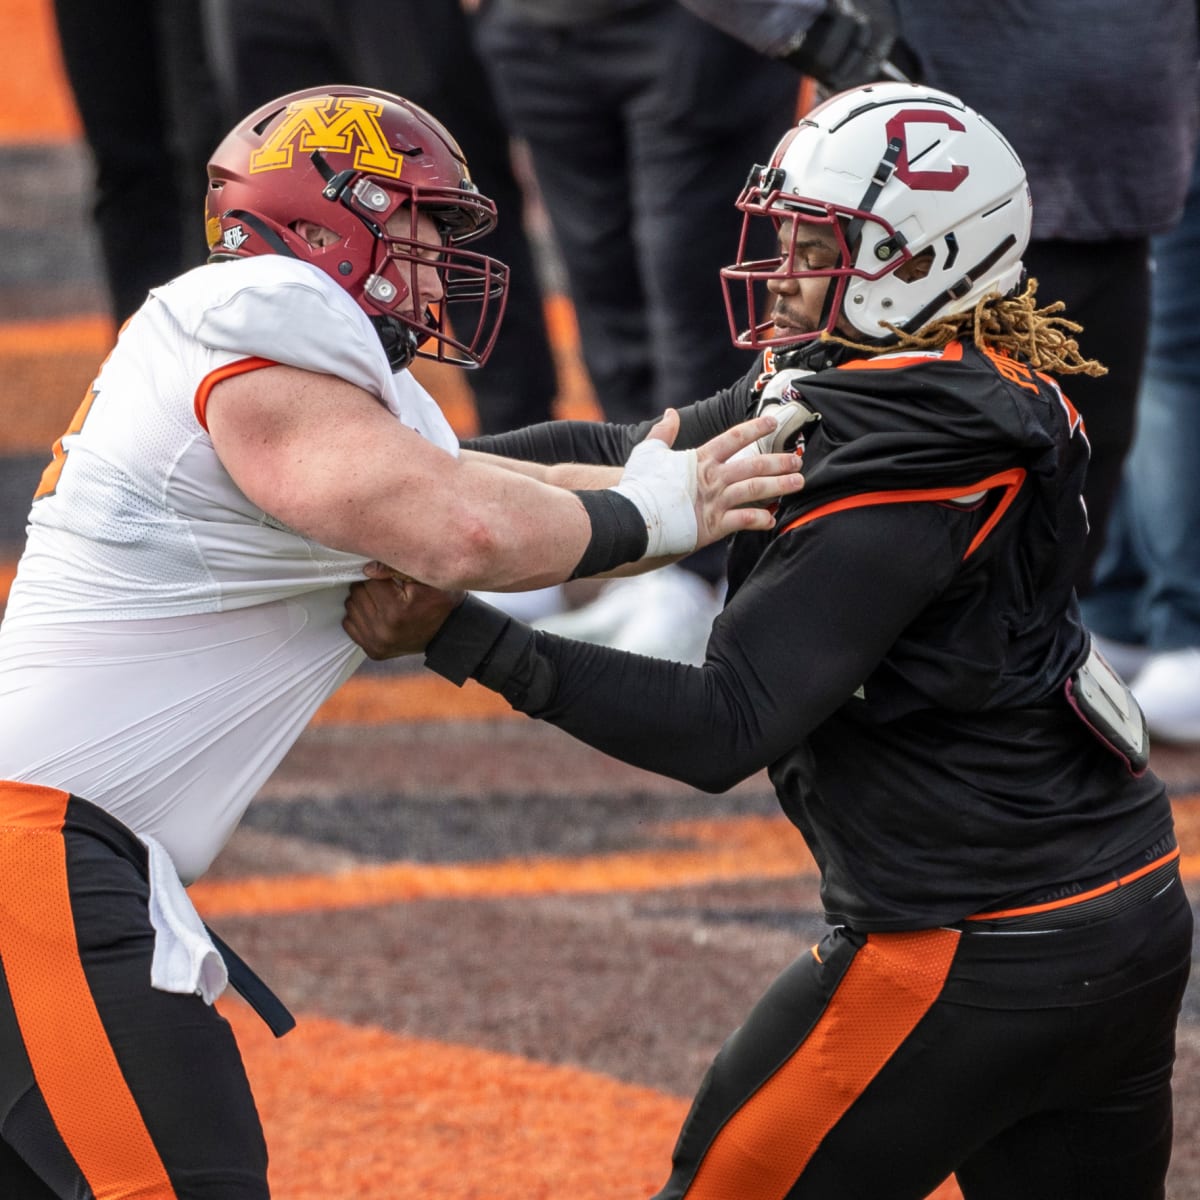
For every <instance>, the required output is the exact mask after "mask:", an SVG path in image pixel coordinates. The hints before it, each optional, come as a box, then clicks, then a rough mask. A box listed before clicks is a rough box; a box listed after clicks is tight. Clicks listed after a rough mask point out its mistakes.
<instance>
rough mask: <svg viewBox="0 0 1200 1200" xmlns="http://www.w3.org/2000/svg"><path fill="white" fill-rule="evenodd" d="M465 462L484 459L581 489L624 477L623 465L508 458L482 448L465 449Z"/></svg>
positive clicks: (502, 466) (573, 488)
mask: <svg viewBox="0 0 1200 1200" xmlns="http://www.w3.org/2000/svg"><path fill="white" fill-rule="evenodd" d="M462 458H463V461H464V462H481V463H486V464H488V465H490V466H494V467H501V468H503V469H504V470H506V471H514V472H516V473H517V474H518V475H525V476H526V477H528V478H530V479H537V480H539V481H540V482H542V483H548V484H552V485H553V486H554V487H561V488H568V489H571V490H582V489H586V488H606V487H612V486H613V484H615V483H616V482H617V481H618V480H619V479H620V478H621V468H620V467H607V466H599V465H593V464H591V463H580V462H564V463H554V464H549V465H548V464H545V463H541V462H527V461H523V460H521V459H515V458H505V457H502V456H501V455H497V454H487V453H484V452H482V451H479V450H463V451H462Z"/></svg>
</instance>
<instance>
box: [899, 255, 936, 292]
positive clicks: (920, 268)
mask: <svg viewBox="0 0 1200 1200" xmlns="http://www.w3.org/2000/svg"><path fill="white" fill-rule="evenodd" d="M932 270H933V247H932V246H926V247H925V249H924V250H922V251H921V253H920V254H914V255H913V256H912V258H910V259H909V260H908V262H905V263H901V264H900V265H899V266H898V267H897V268H896V270H895V272H894V274H895V276H896V278H897V279H899V280H902V281H903V282H904V283H915V282H916V281H917V280H918V279H924V278H925V277H926V276H927V275H928V274H929V272H930V271H932Z"/></svg>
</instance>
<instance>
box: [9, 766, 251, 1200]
mask: <svg viewBox="0 0 1200 1200" xmlns="http://www.w3.org/2000/svg"><path fill="white" fill-rule="evenodd" d="M138 846H140V843H137V842H136V839H134V837H133V835H132V834H131V833H129V832H128V830H125V829H124V828H123V827H122V826H121V825H119V824H118V823H117V822H115V821H113V820H112V819H111V818H109V817H107V815H106V814H104V813H103V812H101V810H99V809H97V808H95V807H94V806H93V805H90V804H87V803H86V802H83V801H80V800H78V799H76V798H75V797H73V796H67V795H66V793H64V792H59V791H55V790H53V789H51V788H39V787H33V786H30V785H23V784H11V783H0V967H2V970H0V1197H3V1198H4V1200H94V1198H95V1197H104V1198H106V1200H121V1198H123V1197H130V1198H131V1200H132V1198H134V1197H136V1200H174V1198H178V1200H266V1197H267V1196H268V1189H267V1153H266V1145H265V1142H264V1139H263V1133H262V1127H261V1125H260V1123H259V1119H258V1114H257V1112H256V1109H255V1105H254V1101H253V1098H252V1097H251V1094H250V1087H249V1084H248V1082H247V1080H246V1075H245V1071H244V1069H243V1067H242V1062H241V1056H240V1054H239V1053H238V1049H237V1045H236V1043H235V1042H234V1038H233V1034H232V1031H231V1030H230V1028H229V1025H228V1024H227V1022H226V1021H225V1020H224V1018H222V1017H221V1016H220V1015H219V1014H218V1013H217V1012H216V1011H215V1010H214V1009H213V1008H211V1007H209V1006H208V1005H206V1004H205V1003H204V1001H203V1000H201V999H200V997H198V996H184V995H175V994H168V993H166V992H160V991H156V990H155V989H153V988H152V987H151V986H150V962H151V957H152V954H153V947H154V930H153V928H152V927H151V925H150V923H149V917H148V912H147V900H148V894H149V893H148V885H147V884H146V882H145V879H144V878H143V876H142V873H141V870H140V868H139V866H138V849H137V847H138Z"/></svg>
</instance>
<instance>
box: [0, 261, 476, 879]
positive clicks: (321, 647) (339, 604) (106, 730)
mask: <svg viewBox="0 0 1200 1200" xmlns="http://www.w3.org/2000/svg"><path fill="white" fill-rule="evenodd" d="M264 360H265V362H264ZM269 363H284V364H287V365H289V366H296V367H301V368H304V369H306V370H310V371H315V372H319V373H322V374H327V375H333V376H337V377H340V378H342V379H345V380H347V381H349V382H351V383H353V384H356V385H357V386H359V387H361V388H364V389H365V390H367V391H369V392H371V393H372V394H373V395H375V396H377V397H378V398H379V400H380V402H381V403H382V404H384V405H386V406H387V408H388V409H389V410H390V411H391V412H392V413H393V414H394V415H395V416H396V417H397V418H398V419H399V420H400V421H402V422H403V423H404V424H405V425H407V426H409V427H410V428H412V429H414V430H416V431H417V432H419V433H420V434H422V435H423V436H424V437H425V438H427V439H428V440H429V441H431V442H432V443H434V444H435V445H438V446H441V447H442V448H443V449H445V450H447V451H448V452H450V453H457V445H458V444H457V440H456V438H455V436H454V433H453V431H452V430H451V428H450V426H449V425H448V423H447V422H446V419H445V417H444V416H443V414H442V412H441V410H440V409H439V408H438V406H437V404H436V402H435V401H434V400H433V398H432V397H431V396H430V395H429V394H428V393H427V392H426V391H425V390H424V389H423V388H422V387H421V386H420V385H419V384H418V383H417V382H416V380H414V379H413V377H412V376H411V375H410V374H409V373H408V372H407V371H405V372H401V373H400V374H398V375H393V374H392V373H391V370H390V369H389V367H388V363H387V358H386V356H385V354H384V352H383V348H382V346H381V345H380V343H379V339H378V338H377V336H376V334H375V331H374V329H373V328H372V326H371V324H370V322H369V321H368V319H367V317H366V315H365V314H364V313H363V312H362V311H361V310H360V309H359V308H358V306H357V305H355V304H354V303H353V301H352V300H350V298H349V297H348V296H347V295H346V293H345V292H343V291H342V290H341V289H340V288H339V287H337V286H336V284H334V283H333V281H332V280H330V279H329V278H328V277H327V276H325V275H324V274H323V273H322V272H321V271H319V270H317V269H316V268H315V267H313V266H311V265H310V264H307V263H303V262H300V261H297V260H292V259H287V258H277V257H262V258H252V259H243V260H239V261H236V262H229V263H221V264H215V265H212V266H205V267H200V268H197V269H196V270H194V271H191V272H189V273H188V274H186V275H183V276H181V277H180V278H179V279H177V280H175V281H173V282H172V283H170V284H168V285H167V286H166V287H163V288H158V289H156V290H155V291H154V292H152V293H151V296H150V298H149V299H148V300H147V302H146V304H145V305H144V306H143V307H142V308H141V309H140V310H139V311H138V312H137V314H135V316H134V317H133V318H132V319H131V320H130V321H129V323H128V324H127V325H126V327H125V328H124V329H123V330H122V332H121V335H120V337H119V339H118V342H117V345H116V348H115V349H114V350H113V352H112V354H111V355H110V356H109V358H108V359H107V360H106V362H105V363H104V365H103V366H102V367H101V370H100V373H99V375H98V376H97V378H96V380H95V382H94V384H93V385H92V389H91V391H90V392H89V393H88V396H87V398H86V399H85V401H84V404H83V406H81V408H80V411H79V413H78V414H77V415H76V418H75V420H74V421H73V422H72V424H71V429H70V430H69V431H68V433H67V434H66V435H64V437H63V439H62V443H61V446H60V447H56V451H57V453H56V457H55V460H54V462H53V463H52V464H51V466H50V468H48V470H47V473H46V475H45V476H44V478H43V481H42V486H41V488H40V489H39V496H38V498H37V499H36V500H35V501H34V504H33V507H32V510H31V513H30V517H29V526H28V538H27V543H26V548H25V551H24V554H23V555H22V557H21V561H20V564H19V566H18V569H17V576H16V580H15V581H14V583H13V586H12V590H11V594H10V598H9V603H8V610H7V613H6V616H5V619H4V622H3V625H0V779H10V780H15V781H19V782H29V783H37V784H42V785H44V786H47V787H55V788H60V789H62V790H64V791H70V792H73V793H75V794H76V795H79V796H83V797H84V798H85V799H87V800H90V801H92V802H93V803H95V804H98V805H100V806H101V807H103V808H105V809H107V810H108V811H109V812H111V813H112V814H113V815H114V816H115V817H117V818H118V819H119V820H120V821H122V822H123V823H124V824H125V825H127V826H128V827H129V828H130V829H132V830H133V831H134V832H135V833H140V834H147V835H150V836H152V837H154V838H157V839H158V841H160V842H161V843H162V844H163V845H164V846H165V847H166V848H167V850H168V851H169V852H170V854H171V857H172V859H173V860H174V862H175V865H176V867H177V869H178V870H179V873H180V875H181V876H182V877H183V878H184V880H185V881H191V880H193V879H195V878H196V877H197V876H199V875H200V874H202V873H203V871H204V870H205V869H206V868H207V867H208V865H209V863H210V862H211V861H212V859H213V858H214V857H215V855H216V854H217V852H218V851H219V850H220V848H221V846H222V845H224V843H225V841H226V839H227V838H228V836H229V834H230V833H231V832H232V831H233V828H234V826H235V825H236V824H237V822H238V820H239V819H240V817H241V815H242V813H243V811H244V810H245V807H246V805H247V804H248V803H249V801H250V799H251V798H252V797H253V795H254V793H255V792H256V791H257V790H258V789H259V787H261V785H262V784H263V782H264V781H265V780H266V778H267V777H268V775H269V774H270V773H271V771H272V770H273V769H274V768H275V766H276V765H277V764H278V762H279V760H280V759H281V758H282V757H283V755H284V753H285V752H286V751H287V749H288V748H289V747H290V746H291V745H292V743H293V742H294V741H295V739H296V738H297V737H298V736H299V734H300V732H301V730H302V729H303V728H304V726H305V725H306V724H307V722H308V720H309V719H310V717H311V716H312V714H313V712H314V711H315V710H316V708H317V707H318V706H319V705H320V704H321V702H322V701H323V700H325V699H326V698H327V697H328V696H329V695H330V694H331V693H332V692H333V691H334V690H335V689H336V688H337V687H338V686H339V685H340V684H341V683H342V682H343V681H344V680H345V679H346V678H347V677H348V676H349V675H350V674H351V672H352V671H353V670H354V669H355V667H357V666H358V664H359V663H360V662H361V660H362V653H361V651H360V650H359V649H358V648H357V647H356V646H355V645H354V644H353V643H352V642H351V641H350V640H349V638H348V637H347V636H346V634H345V633H344V631H343V630H342V628H341V620H342V616H343V604H344V601H345V596H346V588H347V585H348V584H349V583H350V582H351V581H353V580H355V579H359V578H361V577H362V566H363V561H364V560H363V559H362V558H361V557H359V556H356V555H353V554H346V553H343V552H340V551H336V550H331V549H329V548H328V547H325V546H321V545H319V544H317V543H315V542H313V541H311V540H310V539H308V538H305V537H302V536H300V535H299V534H297V533H294V532H292V531H291V530H289V529H287V528H286V527H284V526H283V525H282V524H281V523H280V522H278V521H276V520H274V519H273V518H272V517H271V516H270V515H269V514H267V513H264V512H263V511H262V510H261V509H258V508H257V507H256V506H255V505H254V504H252V503H251V502H250V501H249V500H248V499H247V498H246V497H245V495H243V493H242V492H241V491H240V490H239V489H238V488H237V486H236V485H235V484H234V482H233V480H232V479H231V478H230V477H229V475H228V473H227V472H226V471H225V469H224V468H223V467H222V465H221V463H220V461H219V460H218V458H217V456H216V453H215V451H214V450H213V445H212V441H211V440H210V438H209V436H208V433H207V430H206V428H205V417H204V412H205V404H206V403H207V398H208V394H209V391H210V389H211V388H212V386H213V385H214V384H215V383H216V382H218V381H219V380H220V379H222V378H225V377H227V376H228V375H229V374H231V373H234V372H238V371H244V370H252V369H257V367H259V366H262V365H266V364H269Z"/></svg>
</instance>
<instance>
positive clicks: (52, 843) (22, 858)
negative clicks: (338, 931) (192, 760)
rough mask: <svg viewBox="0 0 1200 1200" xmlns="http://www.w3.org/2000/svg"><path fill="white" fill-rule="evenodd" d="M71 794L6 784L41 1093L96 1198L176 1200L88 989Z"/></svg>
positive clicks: (1, 891) (19, 970) (9, 879)
mask: <svg viewBox="0 0 1200 1200" xmlns="http://www.w3.org/2000/svg"><path fill="white" fill-rule="evenodd" d="M68 799H69V797H68V795H67V793H66V792H60V791H57V790H55V789H54V788H43V787H35V786H33V785H31V784H24V783H0V958H2V959H3V962H4V973H5V977H6V979H7V981H8V989H9V992H10V994H11V996H12V1001H13V1008H14V1010H15V1011H16V1015H17V1021H18V1022H19V1024H20V1027H21V1036H22V1038H23V1039H24V1042H25V1049H26V1051H27V1052H28V1054H29V1061H30V1064H31V1065H32V1067H33V1073H34V1076H35V1078H36V1079H37V1084H38V1088H39V1089H40V1091H41V1093H42V1097H43V1099H44V1100H45V1101H46V1105H47V1107H48V1108H49V1109H50V1114H51V1116H52V1117H53V1118H54V1124H55V1126H56V1127H57V1128H58V1131H59V1133H60V1134H61V1135H62V1138H63V1141H64V1142H65V1143H66V1145H67V1148H68V1149H69V1150H70V1152H71V1154H72V1156H73V1157H74V1159H75V1162H76V1163H77V1164H78V1166H79V1169H80V1170H81V1171H82V1172H83V1175H84V1178H85V1179H86V1180H87V1182H88V1185H89V1186H90V1187H91V1189H92V1192H93V1193H94V1195H95V1196H96V1200H116V1198H117V1197H129V1196H137V1197H138V1198H139V1200H173V1198H174V1196H175V1190H174V1188H172V1186H171V1181H170V1180H169V1179H168V1178H167V1173H166V1170H165V1168H164V1167H163V1164H162V1160H161V1159H160V1158H159V1155H158V1151H157V1150H156V1149H155V1147H154V1143H153V1142H152V1141H151V1138H150V1134H149V1132H148V1131H147V1129H146V1126H145V1124H144V1122H143V1121H142V1115H141V1113H140V1112H139V1111H138V1107H137V1103H136V1102H135V1101H134V1098H133V1096H132V1094H131V1093H130V1091H129V1088H128V1086H127V1085H126V1083H125V1077H124V1076H123V1075H122V1074H121V1068H120V1065H119V1064H118V1063H117V1059H116V1055H115V1054H114V1053H113V1049H112V1046H111V1045H110V1044H109V1041H108V1037H107V1036H106V1034H105V1032H104V1026H103V1024H102V1023H101V1020H100V1014H99V1013H98V1012H97V1011H96V1005H95V1002H94V1001H93V999H92V993H91V991H90V989H89V988H88V982H87V977H86V975H85V974H84V971H83V964H82V963H81V962H80V961H79V946H78V943H77V941H76V938H75V923H74V920H73V919H72V916H71V898H70V895H69V893H68V890H67V856H66V846H65V843H64V842H63V838H62V826H63V820H64V817H65V815H66V808H67V801H68Z"/></svg>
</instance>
